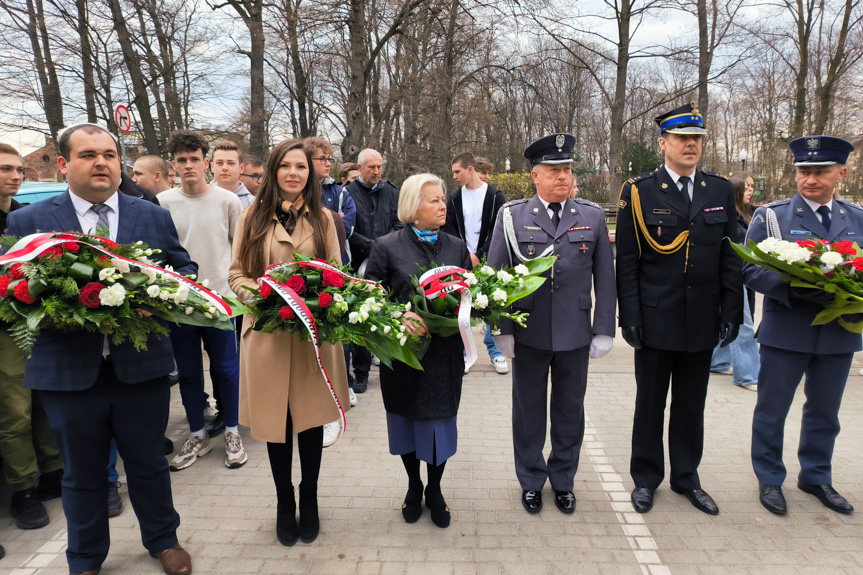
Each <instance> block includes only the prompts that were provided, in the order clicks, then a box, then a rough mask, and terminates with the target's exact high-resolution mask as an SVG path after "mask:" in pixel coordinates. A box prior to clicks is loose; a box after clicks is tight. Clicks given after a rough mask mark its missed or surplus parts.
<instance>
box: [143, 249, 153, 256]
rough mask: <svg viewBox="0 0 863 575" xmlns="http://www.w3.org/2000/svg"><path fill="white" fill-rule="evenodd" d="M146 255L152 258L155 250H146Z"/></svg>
mask: <svg viewBox="0 0 863 575" xmlns="http://www.w3.org/2000/svg"><path fill="white" fill-rule="evenodd" d="M144 254H145V255H148V256H151V255H153V250H151V249H146V250H144Z"/></svg>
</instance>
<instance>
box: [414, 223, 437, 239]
mask: <svg viewBox="0 0 863 575" xmlns="http://www.w3.org/2000/svg"><path fill="white" fill-rule="evenodd" d="M411 229H412V230H413V231H414V233H415V234H416V235H417V237H418V238H419V239H420V241H421V242H426V243H429V244H433V243H435V242H436V241H437V232H438V231H437V230H418V229H417V227H416V226H415V225H413V224H411Z"/></svg>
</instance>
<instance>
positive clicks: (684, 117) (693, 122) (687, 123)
mask: <svg viewBox="0 0 863 575" xmlns="http://www.w3.org/2000/svg"><path fill="white" fill-rule="evenodd" d="M653 121H654V122H656V125H658V126H659V131H660V132H662V133H663V134H665V133H666V132H667V133H669V134H681V135H700V134H706V133H707V130H705V129H704V118H702V117H701V113H699V111H698V109H697V108H696V107H695V102H692V103H691V104H686V105H685V106H680V107H679V108H675V109H673V110H671V111H670V112H667V113H665V114H662V115H661V116H656V117H655V118H653Z"/></svg>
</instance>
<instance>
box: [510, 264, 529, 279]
mask: <svg viewBox="0 0 863 575" xmlns="http://www.w3.org/2000/svg"><path fill="white" fill-rule="evenodd" d="M512 271H514V272H515V273H517V274H518V275H520V276H526V275H528V274H529V273H530V270H529V269H527V266H526V265H524V264H518V265H517V266H515V268H514V269H513V270H512Z"/></svg>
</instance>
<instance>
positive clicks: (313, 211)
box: [240, 140, 329, 278]
mask: <svg viewBox="0 0 863 575" xmlns="http://www.w3.org/2000/svg"><path fill="white" fill-rule="evenodd" d="M291 150H302V152H303V154H304V155H305V156H306V163H307V164H308V166H309V179H308V180H307V181H306V185H305V187H303V190H302V192H300V195H301V196H302V198H303V207H302V208H301V209H300V214H299V217H300V218H302V217H305V216H308V218H309V223H310V224H311V225H312V231H313V236H312V237H313V238H314V242H315V253H314V257H316V258H320V259H326V256H327V250H326V232H327V231H328V230H329V220H328V219H327V218H326V216H325V214H324V208H323V204H322V203H321V191H320V182H319V181H318V179H317V178H316V177H315V168H314V166H313V165H312V155H311V152H310V151H309V150H308V149H306V147H305V146H303V141H302V140H285V141H284V142H282V143H280V144H279V145H277V146H276V147H275V148H273V150H272V152H270V157H269V158H268V159H267V165H266V169H265V170H264V179H263V181H262V182H261V187H260V188H259V189H258V194H257V196H256V197H255V201H254V202H253V203H252V207H251V209H250V211H249V214H248V216H247V217H246V227H245V228H243V234H242V236H241V241H242V247H241V248H240V261H241V262H243V275H245V276H246V277H249V278H257V277H260V276H261V275H263V273H264V270H265V269H266V267H267V264H266V261H267V258H266V254H265V253H264V251H265V249H266V248H265V239H266V236H267V231H268V230H269V229H270V228H272V226H273V225H281V224H279V223H274V221H273V215H274V214H275V213H276V209H277V208H278V207H279V206H280V205H281V203H282V199H281V197H280V196H279V181H278V172H279V165H280V164H281V163H282V160H283V159H284V157H285V154H287V153H288V152H290V151H291Z"/></svg>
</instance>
